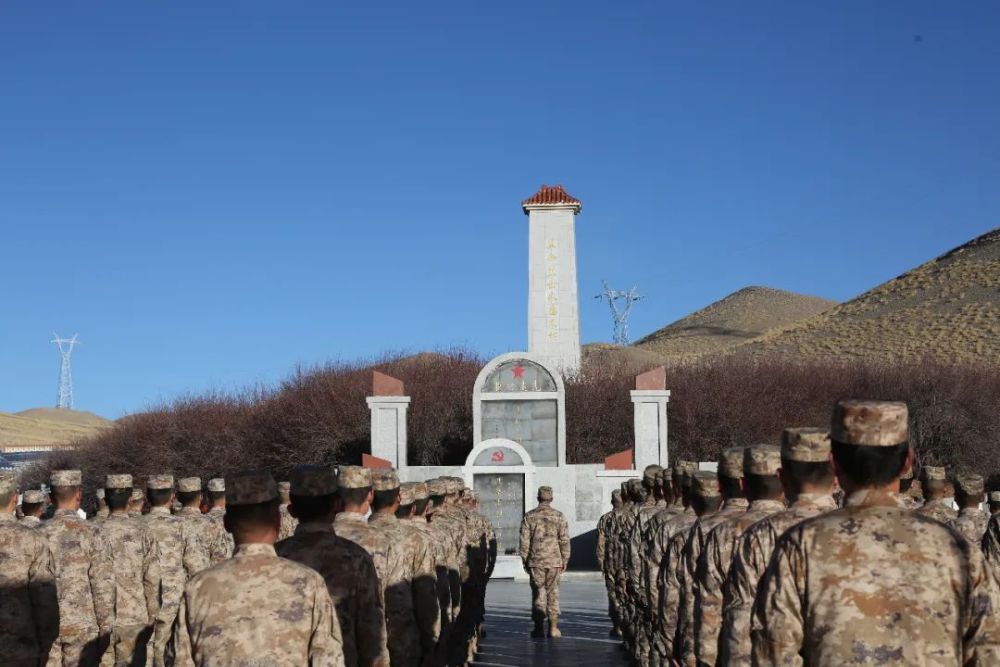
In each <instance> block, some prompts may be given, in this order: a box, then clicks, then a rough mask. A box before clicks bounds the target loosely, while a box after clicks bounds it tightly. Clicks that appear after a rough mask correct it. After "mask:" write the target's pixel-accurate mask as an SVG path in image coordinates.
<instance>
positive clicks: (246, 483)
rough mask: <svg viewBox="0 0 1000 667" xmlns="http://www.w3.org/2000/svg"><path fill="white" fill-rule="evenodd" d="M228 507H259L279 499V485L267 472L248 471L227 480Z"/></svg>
mask: <svg viewBox="0 0 1000 667" xmlns="http://www.w3.org/2000/svg"><path fill="white" fill-rule="evenodd" d="M227 487H228V488H227V489H226V504H227V505H234V506H236V505H259V504H260V503H266V502H270V501H272V500H275V499H277V497H278V484H277V482H275V481H274V477H272V476H271V473H269V472H267V471H265V470H247V471H245V472H241V473H237V474H236V475H233V476H231V477H229V479H228V480H227Z"/></svg>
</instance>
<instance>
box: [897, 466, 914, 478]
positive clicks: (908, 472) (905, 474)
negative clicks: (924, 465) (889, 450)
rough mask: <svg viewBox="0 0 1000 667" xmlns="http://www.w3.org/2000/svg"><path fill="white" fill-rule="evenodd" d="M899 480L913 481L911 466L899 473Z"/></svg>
mask: <svg viewBox="0 0 1000 667" xmlns="http://www.w3.org/2000/svg"><path fill="white" fill-rule="evenodd" d="M899 478H900V479H913V466H906V470H904V471H903V472H902V473H900V475H899Z"/></svg>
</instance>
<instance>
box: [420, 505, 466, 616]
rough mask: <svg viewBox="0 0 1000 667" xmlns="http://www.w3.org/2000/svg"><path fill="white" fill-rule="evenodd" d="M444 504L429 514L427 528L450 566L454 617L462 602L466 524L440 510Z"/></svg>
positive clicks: (450, 586) (449, 580) (450, 587)
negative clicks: (459, 522)
mask: <svg viewBox="0 0 1000 667" xmlns="http://www.w3.org/2000/svg"><path fill="white" fill-rule="evenodd" d="M441 507H442V506H439V507H437V508H433V510H432V511H433V513H432V514H431V515H429V516H428V520H427V530H429V531H430V534H431V537H432V538H433V540H434V542H435V543H437V544H438V545H439V547H440V549H441V550H442V553H443V554H444V556H445V558H446V561H445V562H446V565H447V568H448V571H447V576H448V585H449V589H450V591H451V613H450V614H449V616H450V617H451V618H452V619H454V618H455V617H456V615H457V614H458V611H459V609H460V608H461V603H462V561H463V560H465V547H464V546H463V545H464V544H465V535H464V530H465V526H463V525H461V524H458V523H456V522H455V521H454V520H453V519H452V518H451V517H449V516H448V515H447V513H442V512H441V511H440V509H441Z"/></svg>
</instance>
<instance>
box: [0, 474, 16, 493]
mask: <svg viewBox="0 0 1000 667" xmlns="http://www.w3.org/2000/svg"><path fill="white" fill-rule="evenodd" d="M0 493H2V494H4V495H7V494H9V493H17V476H16V475H14V473H13V472H12V471H10V470H0Z"/></svg>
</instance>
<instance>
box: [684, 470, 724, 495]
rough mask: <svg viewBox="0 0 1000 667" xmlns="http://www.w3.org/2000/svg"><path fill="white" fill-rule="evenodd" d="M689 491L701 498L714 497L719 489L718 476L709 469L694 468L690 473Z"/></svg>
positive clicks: (718, 492) (719, 493)
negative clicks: (692, 472) (691, 473)
mask: <svg viewBox="0 0 1000 667" xmlns="http://www.w3.org/2000/svg"><path fill="white" fill-rule="evenodd" d="M691 491H693V492H694V493H695V494H696V495H698V496H700V497H702V498H715V497H716V496H719V495H721V492H720V491H719V476H718V475H717V474H716V473H714V472H712V471H711V470H696V471H695V472H694V474H693V475H691Z"/></svg>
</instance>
